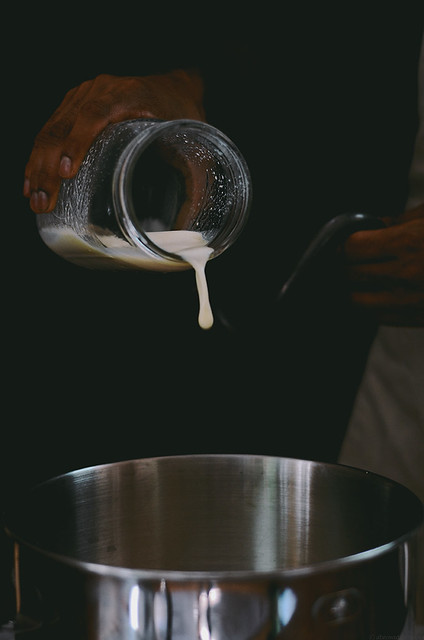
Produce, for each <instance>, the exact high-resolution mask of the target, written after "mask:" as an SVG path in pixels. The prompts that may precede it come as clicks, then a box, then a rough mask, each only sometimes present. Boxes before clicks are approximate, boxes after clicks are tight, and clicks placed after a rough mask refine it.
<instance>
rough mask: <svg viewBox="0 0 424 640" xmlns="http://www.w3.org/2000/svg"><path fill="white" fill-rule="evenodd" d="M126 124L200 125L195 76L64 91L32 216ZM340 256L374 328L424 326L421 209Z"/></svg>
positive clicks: (36, 173) (37, 149)
mask: <svg viewBox="0 0 424 640" xmlns="http://www.w3.org/2000/svg"><path fill="white" fill-rule="evenodd" d="M132 118H159V119H161V120H174V119H179V118H188V119H192V120H200V121H205V112H204V109H203V82H202V79H201V77H200V76H199V75H198V74H197V73H196V72H194V71H183V70H176V71H172V72H170V73H167V74H163V75H156V76H153V75H152V76H144V77H118V76H111V75H100V76H98V77H96V78H94V79H93V80H88V81H87V82H83V83H82V84H81V85H80V86H78V87H76V88H74V89H71V90H70V91H69V92H68V93H67V94H66V96H65V98H64V100H63V102H62V103H61V105H60V106H59V107H58V109H57V110H56V111H55V113H54V114H53V115H52V116H51V118H50V119H49V120H48V121H47V122H46V124H45V125H44V127H43V128H42V129H41V131H40V132H39V134H38V135H37V137H36V139H35V143H34V148H33V150H32V153H31V156H30V159H29V162H28V164H27V166H26V170H25V185H24V195H25V197H27V198H29V199H30V206H31V208H32V210H33V211H34V212H35V213H44V212H49V211H52V210H53V208H54V206H55V204H56V200H57V196H58V192H59V187H60V183H61V181H62V179H63V178H72V177H74V176H75V174H76V173H77V171H78V168H79V166H80V164H81V162H82V160H83V158H84V156H85V154H86V153H87V151H88V149H89V148H90V146H91V144H92V142H93V141H94V139H95V138H96V137H97V136H98V135H99V133H100V132H101V131H102V130H103V129H104V128H105V127H106V126H107V125H108V124H111V123H115V122H121V121H123V120H128V119H132ZM196 188H198V185H197V187H196V185H194V186H193V194H194V193H195V189H196ZM187 206H188V207H189V206H190V202H188V203H187ZM344 253H345V258H346V262H347V267H348V275H349V280H350V283H351V298H352V302H353V304H354V305H355V306H357V307H358V308H360V309H363V310H365V311H367V312H369V313H371V314H372V315H373V316H374V318H375V319H376V321H377V322H379V323H383V324H392V325H399V326H424V203H423V204H421V205H420V206H419V207H417V208H416V209H414V210H412V211H407V212H405V213H403V214H402V215H400V216H399V217H398V219H397V220H394V221H393V220H390V221H389V222H388V226H387V228H385V229H379V230H373V231H359V232H357V233H355V234H353V235H352V236H351V237H350V238H349V239H348V240H347V242H346V243H345V246H344Z"/></svg>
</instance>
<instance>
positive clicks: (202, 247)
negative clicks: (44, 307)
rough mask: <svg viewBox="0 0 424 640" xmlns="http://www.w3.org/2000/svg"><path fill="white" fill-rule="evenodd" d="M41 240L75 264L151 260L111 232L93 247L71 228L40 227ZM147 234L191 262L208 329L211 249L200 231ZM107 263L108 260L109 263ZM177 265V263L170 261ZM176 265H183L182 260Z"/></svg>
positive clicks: (204, 326) (124, 263)
mask: <svg viewBox="0 0 424 640" xmlns="http://www.w3.org/2000/svg"><path fill="white" fill-rule="evenodd" d="M40 233H41V236H42V238H43V240H44V241H45V242H46V244H47V245H48V246H49V247H50V248H51V249H52V250H53V251H55V252H56V253H58V254H59V255H62V256H63V257H65V258H67V259H68V260H70V261H71V262H75V263H76V264H80V265H84V266H90V267H103V268H104V267H107V266H109V267H112V268H113V267H114V268H118V267H119V266H120V265H121V266H122V267H125V266H130V265H132V266H135V267H141V268H143V267H148V266H149V265H150V261H149V259H148V258H146V257H145V256H143V254H142V253H141V252H140V251H139V250H138V249H136V248H135V247H131V246H129V245H128V244H127V243H126V242H124V241H122V240H120V239H118V238H114V237H111V236H99V239H101V240H102V242H103V243H104V246H102V247H100V246H98V247H94V246H92V245H90V244H88V243H87V242H85V241H84V240H83V239H82V238H80V237H79V236H78V235H77V234H76V233H74V232H73V231H71V230H70V229H66V230H62V229H61V230H58V229H55V230H41V231H40ZM146 235H148V237H149V238H150V240H151V241H152V242H154V243H155V245H156V246H157V247H159V248H160V249H163V250H164V251H167V252H168V253H173V254H175V255H177V256H179V257H180V258H181V259H182V260H184V262H185V263H187V264H189V265H191V266H192V267H193V269H194V271H195V275H196V285H197V291H198V296H199V325H200V327H201V328H202V329H210V327H211V326H212V325H213V314H212V309H211V305H210V302H209V292H208V286H207V281H206V274H205V268H206V263H207V261H208V260H209V258H210V256H211V254H212V253H213V249H212V248H211V247H209V246H208V245H207V244H206V242H205V240H204V238H203V236H202V234H201V233H200V232H198V231H187V230H183V229H182V230H174V231H152V232H149V233H147V234H146ZM108 263H109V264H108ZM169 264H170V263H169V261H167V260H166V259H165V258H163V259H162V261H161V262H158V263H157V264H156V268H157V269H158V270H160V266H162V268H163V270H168V269H169ZM171 264H172V266H173V268H176V263H175V262H174V263H171ZM178 268H180V269H181V268H185V264H184V263H181V265H180V266H179V267H178Z"/></svg>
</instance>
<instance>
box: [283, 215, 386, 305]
mask: <svg viewBox="0 0 424 640" xmlns="http://www.w3.org/2000/svg"><path fill="white" fill-rule="evenodd" d="M385 226H386V225H385V224H384V222H383V221H382V220H381V219H380V218H377V217H376V216H372V215H370V214H368V213H342V214H340V215H338V216H336V217H334V218H332V219H331V220H329V221H328V222H327V223H326V224H325V225H324V226H323V227H322V228H321V230H320V231H319V232H318V234H317V235H316V236H315V238H314V239H313V240H312V242H311V244H310V245H309V247H308V248H307V249H306V251H305V253H304V254H303V256H302V257H301V259H300V261H299V262H298V264H297V266H296V267H295V269H294V271H293V273H292V274H291V276H290V277H289V279H288V280H287V281H286V282H285V284H284V285H283V287H282V289H281V291H280V293H279V295H278V300H281V298H282V297H283V296H286V295H287V293H288V292H289V291H291V289H292V288H293V286H294V285H295V284H296V282H297V281H298V279H299V278H300V276H301V275H302V274H303V273H304V272H305V271H306V270H308V269H310V268H311V266H312V265H313V262H314V261H315V259H316V258H318V257H320V256H322V254H323V253H324V252H325V251H328V250H334V249H336V247H337V246H339V245H340V244H342V243H343V242H344V241H345V240H346V239H347V238H348V237H349V236H350V235H351V234H352V233H354V232H355V231H364V230H366V229H370V230H371V229H382V228H383V227H385Z"/></svg>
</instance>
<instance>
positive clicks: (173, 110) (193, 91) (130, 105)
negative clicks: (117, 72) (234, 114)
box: [24, 70, 205, 213]
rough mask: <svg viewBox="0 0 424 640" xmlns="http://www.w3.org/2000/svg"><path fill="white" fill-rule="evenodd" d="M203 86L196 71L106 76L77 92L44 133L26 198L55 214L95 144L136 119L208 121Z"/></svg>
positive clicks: (33, 159) (38, 141) (35, 206)
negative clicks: (63, 190)
mask: <svg viewBox="0 0 424 640" xmlns="http://www.w3.org/2000/svg"><path fill="white" fill-rule="evenodd" d="M202 97H203V84H202V80H201V78H200V76H198V75H197V74H196V73H194V72H188V71H182V70H178V71H173V72H170V73H167V74H163V75H157V76H153V75H152V76H142V77H119V76H111V75H100V76H97V77H96V78H94V79H93V80H88V81H86V82H83V83H82V84H81V85H79V86H78V87H75V88H74V89H71V90H70V91H69V92H68V93H67V94H66V96H65V98H64V100H63V102H62V103H61V104H60V106H59V107H58V108H57V110H56V111H55V112H54V113H53V115H52V116H51V118H49V120H48V121H47V122H46V124H45V125H44V126H43V128H42V129H41V131H40V132H39V133H38V135H37V137H36V139H35V143H34V147H33V150H32V152H31V156H30V159H29V161H28V164H27V166H26V169H25V183H24V196H25V197H27V198H29V199H30V206H31V208H32V210H33V211H34V212H35V213H45V212H49V211H52V210H53V209H54V207H55V205H56V201H57V196H58V193H59V188H60V184H61V181H62V179H64V178H65V179H66V178H73V177H74V176H75V175H76V173H77V171H78V169H79V166H80V164H81V162H82V161H83V159H84V157H85V155H86V153H87V151H88V149H89V148H90V146H91V144H92V143H93V141H94V139H95V138H96V137H97V136H98V135H99V134H100V133H101V132H102V131H103V129H105V127H106V126H107V125H109V124H111V123H116V122H121V121H123V120H130V119H133V118H158V119H160V120H175V119H179V118H187V119H191V120H201V121H204V119H205V114H204V110H203V106H202Z"/></svg>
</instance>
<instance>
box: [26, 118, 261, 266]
mask: <svg viewBox="0 0 424 640" xmlns="http://www.w3.org/2000/svg"><path fill="white" fill-rule="evenodd" d="M250 202H251V181H250V176H249V171H248V168H247V165H246V162H245V160H244V158H243V157H242V155H241V154H240V152H239V150H238V149H237V148H236V146H235V145H234V144H233V143H232V142H231V140H229V139H228V138H227V137H226V136H225V135H224V134H223V133H222V132H220V131H219V130H217V129H216V128H214V127H212V126H210V125H208V124H205V123H203V122H197V121H194V120H173V121H158V120H128V121H125V122H121V123H118V124H113V125H109V126H108V127H107V128H106V129H105V130H104V131H103V133H102V134H101V135H100V136H99V137H98V138H97V139H96V140H95V142H94V143H93V145H92V147H91V148H90V149H89V151H88V153H87V155H86V157H85V159H84V161H83V163H82V165H81V167H80V169H79V171H78V173H77V175H76V176H75V178H72V179H69V180H63V182H62V185H61V190H60V193H59V197H58V202H57V205H56V208H55V209H54V210H53V211H52V212H51V213H47V214H38V215H37V218H36V219H37V226H38V230H39V233H40V235H41V237H42V239H43V240H44V242H45V243H46V244H47V245H48V246H49V247H50V248H51V249H52V250H53V251H55V252H56V253H57V254H59V255H61V256H62V257H63V258H66V259H67V260H69V261H71V262H74V263H76V264H79V265H82V266H85V267H91V268H96V269H104V268H106V269H107V268H112V269H148V270H157V271H175V270H179V269H186V268H188V267H189V266H190V264H189V262H188V261H187V260H186V259H185V257H184V256H185V253H184V249H185V247H186V244H187V242H188V244H190V243H193V241H194V244H196V243H200V244H202V245H206V246H207V247H208V248H209V255H208V258H213V257H215V256H218V255H219V254H220V253H222V252H223V251H224V250H225V249H227V247H229V246H230V245H231V244H232V243H233V242H234V241H235V240H236V238H237V237H238V236H239V234H240V232H241V230H242V228H243V226H244V224H245V221H246V217H247V214H248V211H249V208H250ZM176 231H177V232H178V233H177V234H176V233H175V232H176Z"/></svg>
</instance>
